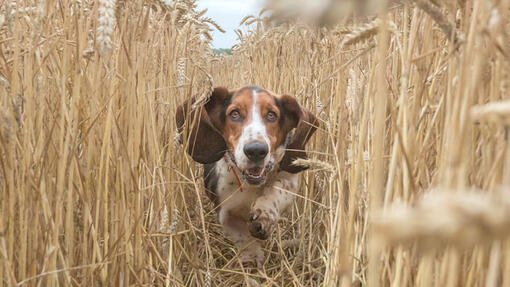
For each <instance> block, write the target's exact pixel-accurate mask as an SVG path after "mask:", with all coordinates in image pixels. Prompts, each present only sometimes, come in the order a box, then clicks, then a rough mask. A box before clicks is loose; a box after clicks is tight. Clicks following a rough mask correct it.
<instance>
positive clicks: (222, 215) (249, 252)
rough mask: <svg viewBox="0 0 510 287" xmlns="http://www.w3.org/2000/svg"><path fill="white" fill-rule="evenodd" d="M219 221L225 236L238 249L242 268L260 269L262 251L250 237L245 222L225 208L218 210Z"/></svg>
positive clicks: (262, 259)
mask: <svg viewBox="0 0 510 287" xmlns="http://www.w3.org/2000/svg"><path fill="white" fill-rule="evenodd" d="M219 221H220V224H221V225H223V230H224V231H225V233H226V234H227V236H229V237H230V239H231V240H232V241H234V243H235V245H236V247H237V248H238V250H239V260H240V261H241V264H243V266H244V267H257V268H260V267H262V264H263V263H264V260H265V256H264V251H263V250H262V246H261V245H260V243H259V242H257V241H256V239H255V238H253V237H252V236H251V235H250V231H249V229H248V224H247V223H246V221H244V220H243V219H242V218H240V217H239V216H237V215H236V214H234V213H233V212H231V210H229V209H226V208H222V209H221V210H220V212H219Z"/></svg>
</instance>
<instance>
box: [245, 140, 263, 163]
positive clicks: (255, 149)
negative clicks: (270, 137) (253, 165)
mask: <svg viewBox="0 0 510 287" xmlns="http://www.w3.org/2000/svg"><path fill="white" fill-rule="evenodd" d="M268 151H269V147H268V146H267V144H265V143H263V142H260V141H252V142H250V143H247V144H246V145H245V146H244V154H245V155H246V156H247V157H248V158H249V159H250V160H251V161H261V160H263V159H264V158H265V157H266V155H267V152H268Z"/></svg>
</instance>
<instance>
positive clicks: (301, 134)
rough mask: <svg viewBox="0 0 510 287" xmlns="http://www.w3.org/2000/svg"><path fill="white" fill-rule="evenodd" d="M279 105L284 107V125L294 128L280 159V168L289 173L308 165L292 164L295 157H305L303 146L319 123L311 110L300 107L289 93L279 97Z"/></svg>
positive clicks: (296, 171) (301, 169) (303, 168)
mask: <svg viewBox="0 0 510 287" xmlns="http://www.w3.org/2000/svg"><path fill="white" fill-rule="evenodd" d="M280 104H281V106H282V107H283V108H284V109H285V111H284V112H285V115H286V117H287V118H286V119H285V121H286V125H287V126H288V127H289V126H290V127H291V128H294V127H295V128H296V130H295V132H294V134H293V135H292V138H291V139H290V141H289V142H288V144H287V146H286V151H285V154H284V155H283V158H282V160H281V161H280V169H281V170H284V171H286V172H290V173H298V172H300V171H303V170H306V169H308V167H303V166H297V165H293V164H292V163H293V162H294V160H296V159H300V158H302V159H307V158H308V156H307V155H306V151H305V146H306V143H307V142H308V141H309V140H310V138H311V137H312V135H313V133H314V132H315V130H317V127H318V125H319V120H318V119H317V118H316V117H315V115H313V114H312V113H311V112H309V111H308V110H306V109H305V108H303V107H301V106H300V105H299V104H298V102H297V101H296V99H295V98H294V97H292V96H289V95H283V96H282V97H281V99H280Z"/></svg>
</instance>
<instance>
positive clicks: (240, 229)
mask: <svg viewBox="0 0 510 287" xmlns="http://www.w3.org/2000/svg"><path fill="white" fill-rule="evenodd" d="M196 101H197V98H196V97H193V98H191V99H190V100H188V101H187V102H185V103H184V104H183V105H181V106H179V107H178V109H177V112H176V121H177V128H178V131H179V132H180V133H181V141H182V142H185V143H188V144H187V151H188V153H189V154H190V155H191V156H192V158H193V159H194V160H195V161H197V162H199V163H201V164H203V165H204V184H205V189H206V194H207V195H208V197H209V198H210V199H211V200H212V201H213V202H214V203H215V204H216V206H217V210H218V218H219V222H220V224H221V225H222V226H223V229H224V232H225V233H226V234H227V236H229V237H230V239H231V240H233V242H234V243H235V244H236V246H237V248H239V250H240V252H239V259H240V261H241V263H242V264H243V265H244V266H247V267H261V266H262V264H263V263H264V261H265V257H264V252H263V249H262V246H261V244H260V242H259V241H258V240H254V239H255V238H256V239H262V240H264V239H267V238H268V236H269V235H270V234H271V231H272V230H273V227H274V226H275V224H276V222H277V221H278V220H279V218H280V214H281V213H282V211H284V210H285V208H287V207H288V206H289V205H290V204H291V203H292V200H293V197H294V196H293V194H295V191H296V190H297V188H298V175H297V174H298V173H299V172H300V171H303V170H305V169H306V168H305V167H302V166H296V165H293V164H292V163H293V161H294V160H295V159H298V158H307V155H306V152H305V145H306V143H307V142H308V140H309V139H310V137H311V136H312V134H313V133H314V132H315V130H316V128H317V126H318V120H317V118H316V117H315V116H314V115H313V114H312V113H310V112H309V111H307V110H306V109H304V108H303V107H301V106H300V105H299V104H298V102H297V101H296V99H295V98H294V97H293V96H289V95H277V94H275V93H273V92H270V91H267V90H264V89H262V88H259V87H256V86H248V87H244V88H241V89H238V90H234V91H229V90H228V89H226V88H223V87H217V88H215V89H214V91H213V92H212V95H211V97H210V98H209V100H208V101H207V102H206V103H205V104H203V105H200V104H198V103H197V102H196ZM197 105H198V107H197Z"/></svg>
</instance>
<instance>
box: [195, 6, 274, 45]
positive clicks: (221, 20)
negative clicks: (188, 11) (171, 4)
mask: <svg viewBox="0 0 510 287" xmlns="http://www.w3.org/2000/svg"><path fill="white" fill-rule="evenodd" d="M197 4H198V8H199V9H200V10H202V9H205V8H207V9H208V10H207V13H206V15H207V16H208V17H211V18H212V19H213V20H214V21H216V22H217V23H218V24H220V26H221V27H222V28H223V29H225V33H221V32H218V31H216V29H215V32H214V34H213V35H212V36H213V42H212V44H213V47H214V48H230V47H232V45H234V44H235V43H236V38H237V37H236V34H235V33H234V30H235V29H238V28H239V22H241V20H242V19H243V17H244V16H246V15H251V14H254V15H255V16H257V15H258V13H259V11H260V10H261V9H262V7H263V4H264V1H263V0H198V1H197ZM243 30H244V29H243Z"/></svg>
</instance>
